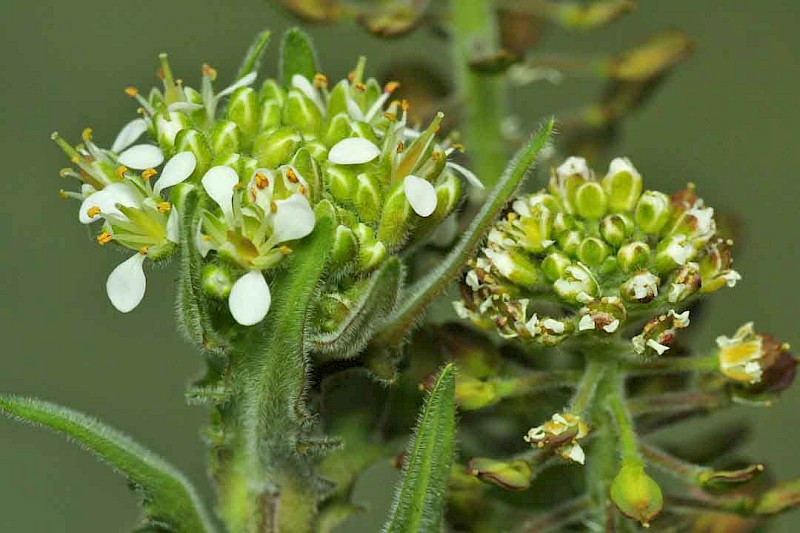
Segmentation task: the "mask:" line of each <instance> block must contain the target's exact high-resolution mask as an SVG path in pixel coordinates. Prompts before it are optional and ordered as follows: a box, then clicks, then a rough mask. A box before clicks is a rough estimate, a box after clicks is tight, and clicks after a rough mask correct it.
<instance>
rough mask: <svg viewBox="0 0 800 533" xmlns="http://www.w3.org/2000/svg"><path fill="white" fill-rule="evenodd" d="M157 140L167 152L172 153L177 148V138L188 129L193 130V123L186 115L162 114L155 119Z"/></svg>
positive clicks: (173, 112)
mask: <svg viewBox="0 0 800 533" xmlns="http://www.w3.org/2000/svg"><path fill="white" fill-rule="evenodd" d="M153 126H154V128H155V134H156V140H157V141H158V144H159V145H160V146H161V148H162V150H164V151H165V152H170V153H171V152H172V149H173V148H174V147H175V137H176V136H177V135H178V133H179V132H180V131H181V130H183V129H186V128H191V127H192V123H191V121H190V120H189V117H187V116H186V115H185V114H183V113H181V112H178V111H170V112H163V111H162V112H160V113H156V114H155V116H154V117H153Z"/></svg>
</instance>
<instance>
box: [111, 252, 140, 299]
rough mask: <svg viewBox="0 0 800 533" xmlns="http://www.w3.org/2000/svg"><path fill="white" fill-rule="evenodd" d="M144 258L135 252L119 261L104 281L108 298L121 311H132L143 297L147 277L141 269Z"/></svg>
mask: <svg viewBox="0 0 800 533" xmlns="http://www.w3.org/2000/svg"><path fill="white" fill-rule="evenodd" d="M144 258H145V256H144V255H142V254H138V253H137V254H136V255H134V256H133V257H131V258H130V259H128V260H126V261H124V262H123V263H120V264H119V265H118V266H117V268H115V269H114V270H112V271H111V274H109V276H108V280H107V281H106V292H107V293H108V299H109V300H111V303H112V304H113V305H114V307H116V308H117V310H118V311H120V312H122V313H127V312H129V311H133V310H134V309H135V308H136V306H137V305H139V302H141V301H142V298H144V291H145V288H146V287H147V278H145V277H144V269H142V264H143V263H144Z"/></svg>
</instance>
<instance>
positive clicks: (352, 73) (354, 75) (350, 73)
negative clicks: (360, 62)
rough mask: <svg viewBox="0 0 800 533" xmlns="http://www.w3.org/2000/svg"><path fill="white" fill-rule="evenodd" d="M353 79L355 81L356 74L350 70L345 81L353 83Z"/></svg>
mask: <svg viewBox="0 0 800 533" xmlns="http://www.w3.org/2000/svg"><path fill="white" fill-rule="evenodd" d="M354 79H356V73H355V71H353V70H351V71H350V72H348V73H347V81H353V80H354Z"/></svg>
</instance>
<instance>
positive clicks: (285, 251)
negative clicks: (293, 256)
mask: <svg viewBox="0 0 800 533" xmlns="http://www.w3.org/2000/svg"><path fill="white" fill-rule="evenodd" d="M278 250H280V252H281V253H282V254H283V255H289V254H290V253H292V249H291V248H289V247H288V246H286V245H284V246H281V247H280V248H278Z"/></svg>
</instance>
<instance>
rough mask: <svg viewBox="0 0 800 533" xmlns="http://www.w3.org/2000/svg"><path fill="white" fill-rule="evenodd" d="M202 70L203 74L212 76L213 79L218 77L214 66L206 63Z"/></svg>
mask: <svg viewBox="0 0 800 533" xmlns="http://www.w3.org/2000/svg"><path fill="white" fill-rule="evenodd" d="M202 71H203V76H206V77H208V78H211V81H214V80H216V79H217V70H216V69H215V68H213V67H212V66H211V65H207V64H205V63H204V64H203V69H202Z"/></svg>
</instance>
